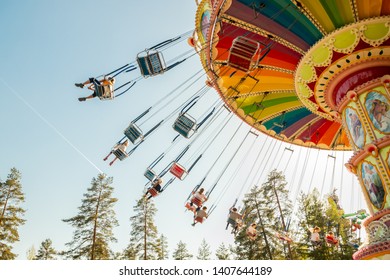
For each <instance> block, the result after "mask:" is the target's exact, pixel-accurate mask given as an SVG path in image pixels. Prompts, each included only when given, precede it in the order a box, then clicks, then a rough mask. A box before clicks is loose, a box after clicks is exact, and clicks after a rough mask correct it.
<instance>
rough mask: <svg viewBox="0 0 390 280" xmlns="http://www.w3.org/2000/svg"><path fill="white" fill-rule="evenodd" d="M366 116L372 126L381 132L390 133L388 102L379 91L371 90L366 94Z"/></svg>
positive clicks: (389, 107)
mask: <svg viewBox="0 0 390 280" xmlns="http://www.w3.org/2000/svg"><path fill="white" fill-rule="evenodd" d="M365 106H366V110H367V113H368V116H369V117H370V120H371V122H372V124H373V125H374V127H375V128H376V129H378V130H379V131H381V132H382V133H386V134H389V133H390V114H389V109H390V104H389V100H388V99H387V98H386V97H385V96H384V95H383V94H381V93H379V92H375V91H372V92H370V93H368V94H367V97H366V101H365Z"/></svg>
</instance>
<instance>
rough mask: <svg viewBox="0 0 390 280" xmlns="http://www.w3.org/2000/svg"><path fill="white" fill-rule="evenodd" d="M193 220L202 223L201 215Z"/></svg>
mask: <svg viewBox="0 0 390 280" xmlns="http://www.w3.org/2000/svg"><path fill="white" fill-rule="evenodd" d="M195 221H197V222H198V223H203V218H202V217H196V218H195Z"/></svg>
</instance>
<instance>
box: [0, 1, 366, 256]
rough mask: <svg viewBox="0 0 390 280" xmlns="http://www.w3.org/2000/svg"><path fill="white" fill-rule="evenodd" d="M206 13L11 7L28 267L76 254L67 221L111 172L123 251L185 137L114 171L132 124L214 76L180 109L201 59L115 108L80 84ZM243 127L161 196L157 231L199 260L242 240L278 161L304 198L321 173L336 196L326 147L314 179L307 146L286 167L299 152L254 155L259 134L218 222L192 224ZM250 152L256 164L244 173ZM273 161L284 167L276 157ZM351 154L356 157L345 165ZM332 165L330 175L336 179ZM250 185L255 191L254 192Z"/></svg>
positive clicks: (7, 148) (1, 78)
mask: <svg viewBox="0 0 390 280" xmlns="http://www.w3.org/2000/svg"><path fill="white" fill-rule="evenodd" d="M195 11H196V3H195V1H183V0H168V1H125V0H114V1H110V2H107V1H100V0H95V1H92V0H90V1H87V0H84V1H74V0H67V1H65V0H59V1H50V0H39V1H11V0H4V1H2V9H1V10H0V34H1V40H2V43H1V44H0V61H1V66H0V98H1V99H0V100H1V101H0V115H1V118H2V119H3V121H2V122H1V130H2V137H1V138H0V152H1V153H0V154H1V158H0V177H1V178H2V179H4V178H5V177H6V176H7V174H8V172H9V170H10V168H12V167H16V168H17V169H19V170H20V171H21V172H22V176H23V178H22V184H23V190H24V192H25V197H26V202H25V203H24V205H23V207H24V208H25V209H26V210H27V212H26V215H25V219H26V220H27V221H26V224H25V225H23V226H21V227H20V229H19V232H20V241H19V242H17V243H16V244H15V246H14V252H15V253H17V254H19V257H18V258H19V259H25V257H26V251H27V250H28V249H29V248H30V247H31V246H34V247H35V249H38V247H39V245H40V243H41V242H42V241H43V240H44V239H46V238H50V239H52V241H53V245H54V247H55V248H56V249H58V250H62V249H65V243H66V242H69V241H70V240H71V238H72V232H73V228H71V227H70V226H69V225H68V224H66V223H64V222H62V221H61V219H64V218H70V217H72V216H74V215H75V214H76V213H77V210H78V209H77V207H78V206H80V204H81V199H82V195H83V193H85V192H86V190H87V188H88V187H89V186H90V182H91V179H92V177H95V176H97V174H98V173H99V172H100V171H102V172H104V173H106V174H107V175H109V176H113V177H114V184H113V186H114V188H115V192H114V196H115V197H117V198H119V201H118V203H117V205H116V207H115V211H116V213H117V218H118V220H119V224H120V226H119V227H118V228H116V229H115V236H116V238H117V239H118V243H116V244H113V245H112V248H113V249H114V251H121V250H123V249H124V248H125V247H126V246H127V244H128V242H129V232H130V230H131V228H130V222H129V218H130V216H132V215H133V206H134V205H135V201H136V200H137V199H139V197H140V195H141V194H142V191H143V188H144V186H145V183H146V179H145V178H144V176H143V172H144V170H145V168H146V167H147V166H148V165H149V164H150V163H151V162H152V161H153V160H154V159H155V158H156V157H157V156H158V155H159V154H160V153H161V152H162V151H165V150H166V149H167V148H168V147H169V145H170V141H172V139H173V138H174V137H175V136H176V133H175V132H174V131H173V129H172V127H171V126H172V123H173V121H174V118H172V119H170V120H169V121H167V122H166V123H165V124H164V126H163V127H162V128H160V129H159V130H158V131H157V132H156V133H154V134H152V135H151V137H150V138H149V139H148V140H147V141H146V142H145V143H143V144H142V145H141V146H140V148H139V149H138V150H137V151H136V152H135V153H134V154H133V155H132V156H131V157H130V158H128V159H127V160H125V161H123V162H119V161H117V162H116V163H115V164H114V165H113V166H112V167H109V166H108V162H104V161H103V160H102V159H103V157H104V156H105V155H106V154H107V153H108V152H109V151H110V149H111V147H112V146H113V145H114V144H115V143H116V141H118V140H119V139H120V138H122V136H123V130H124V129H125V128H126V127H127V125H128V123H129V122H130V121H131V120H132V119H134V118H135V117H136V116H138V115H139V114H141V113H142V112H143V111H144V110H146V109H147V108H148V107H149V106H151V105H155V107H154V108H157V109H158V110H155V111H153V116H152V117H151V118H150V119H148V121H147V122H145V124H144V125H145V126H144V128H145V130H147V129H148V128H150V127H151V126H153V125H154V124H155V123H157V122H158V121H160V120H161V119H163V118H165V117H166V116H167V115H169V114H170V113H171V112H172V111H173V110H174V109H175V108H177V107H178V106H179V105H180V104H182V102H184V101H185V100H187V99H188V98H189V97H190V96H192V95H193V94H196V92H197V91H198V90H200V89H201V88H202V87H203V85H204V81H205V76H204V75H203V76H199V77H200V79H199V81H198V82H195V83H194V85H193V86H191V87H189V88H188V89H187V90H185V91H184V92H183V93H181V94H180V96H178V97H177V98H175V99H174V100H173V101H171V102H169V104H165V103H166V101H167V100H166V99H163V101H162V102H161V103H159V104H156V102H157V101H158V100H160V99H162V98H163V97H164V96H167V95H168V94H169V93H170V92H171V91H172V90H173V89H174V88H176V87H177V85H179V84H180V83H182V82H183V81H184V80H186V79H188V78H190V77H192V76H193V75H194V74H195V73H196V72H198V71H199V70H200V69H201V64H200V61H199V58H198V56H196V55H195V56H193V57H192V58H190V59H188V61H186V62H185V63H183V64H182V65H180V66H178V67H176V68H174V69H172V70H170V71H169V72H167V73H165V74H163V75H161V76H156V77H152V78H148V79H142V80H140V81H139V82H137V84H136V85H135V86H134V87H133V88H132V89H131V90H130V91H129V92H127V93H126V94H124V95H123V96H121V97H118V98H117V99H114V100H113V101H100V100H98V99H96V100H90V101H87V102H83V103H80V102H79V101H78V100H77V98H78V97H81V96H85V95H87V94H89V93H87V90H86V89H80V88H76V87H75V86H74V83H76V82H83V81H85V80H86V79H87V78H89V77H91V76H98V75H101V74H105V73H108V72H110V71H111V70H113V69H116V68H117V67H119V66H122V65H124V64H126V63H130V62H133V61H135V58H136V56H137V54H138V53H139V52H141V51H143V50H144V49H145V48H147V47H151V46H153V45H155V44H157V43H160V42H162V41H164V40H166V39H169V38H172V37H175V36H177V35H180V34H184V33H186V32H188V31H191V30H193V29H194V28H195ZM189 50H191V48H190V47H189V45H188V44H187V43H186V40H184V41H183V42H182V43H179V44H177V45H175V46H172V47H171V48H169V49H167V50H166V51H165V53H164V56H165V58H166V60H167V61H169V60H170V59H173V58H175V57H176V56H177V55H178V54H182V53H185V52H187V51H189ZM139 76H140V73H139V72H138V70H136V71H133V72H131V73H128V74H126V75H121V76H120V77H118V82H125V81H128V80H130V79H135V78H138V77H139ZM179 92H180V91H179ZM217 98H218V95H217V93H216V92H215V91H214V90H209V91H208V92H207V93H206V94H205V96H204V97H203V98H202V99H201V101H199V102H198V104H197V105H196V106H195V107H194V108H193V109H192V110H191V113H192V114H193V115H194V116H195V117H198V118H199V117H200V116H201V115H202V114H203V113H205V112H207V111H208V110H209V107H210V104H212V103H213V102H214V101H216V100H217ZM154 113H155V114H154ZM226 116H227V113H226V112H222V114H221V117H220V118H219V119H217V120H216V121H215V123H213V124H214V125H215V127H218V126H217V125H218V123H221V121H222V120H223V118H224V117H226ZM239 124H240V120H239V119H238V118H236V117H235V116H233V118H232V119H231V121H230V122H229V124H228V125H226V127H225V129H224V130H223V131H222V132H221V133H220V135H219V136H218V137H217V138H216V140H215V143H214V144H213V145H212V146H210V149H208V150H207V154H205V155H204V157H203V158H202V160H201V161H200V162H199V163H198V164H197V166H196V167H195V168H194V170H193V172H191V174H190V175H189V176H188V178H186V179H185V180H184V181H182V182H178V180H176V182H175V183H174V184H172V185H171V186H170V187H169V188H168V189H167V190H166V192H164V193H163V194H162V195H161V196H160V197H157V198H156V199H155V203H156V206H157V208H158V213H157V215H156V224H157V227H158V230H159V232H160V233H163V234H164V235H165V236H167V237H168V242H169V245H170V253H172V252H173V249H174V248H175V247H176V244H177V243H178V242H179V240H182V241H183V242H185V243H187V244H188V247H189V249H190V250H191V252H192V253H193V254H194V255H196V254H197V249H198V247H199V245H200V243H201V240H202V239H203V238H206V240H207V241H208V242H209V243H210V245H211V247H212V249H213V251H214V252H215V249H216V248H217V247H218V246H219V245H220V243H221V242H222V241H223V242H225V243H230V242H232V241H233V238H232V236H231V235H230V234H229V233H228V231H225V225H226V223H225V221H226V215H227V212H228V209H229V208H230V206H231V205H232V203H233V202H234V200H235V199H236V198H237V197H238V196H239V195H240V194H241V193H243V192H244V191H246V190H247V189H248V188H249V187H250V186H249V185H250V184H251V183H252V182H253V183H261V182H262V180H263V179H264V178H265V174H266V173H267V172H268V171H270V170H271V169H272V168H273V167H276V166H278V165H279V167H280V168H285V170H286V176H287V179H288V180H290V182H291V189H292V190H293V191H294V192H297V191H300V190H305V188H306V190H307V189H308V186H307V185H308V182H310V181H311V178H312V177H313V176H312V174H315V176H314V179H313V184H312V185H317V186H318V187H319V188H323V189H324V193H325V192H326V191H328V190H330V188H331V185H332V183H331V182H330V178H331V177H332V175H331V174H332V172H331V170H332V168H333V167H332V165H331V164H330V165H329V166H328V169H326V166H327V164H326V162H327V161H328V160H327V159H328V157H327V155H328V154H329V153H328V152H326V151H322V152H320V156H319V161H318V162H319V164H318V166H316V169H315V170H314V166H315V165H314V162H315V160H316V155H317V151H316V150H312V151H311V152H310V154H307V156H308V162H310V164H309V165H308V167H307V168H306V169H305V170H304V172H303V173H302V172H301V171H300V170H301V169H302V167H303V166H304V158H305V157H306V153H307V152H308V151H307V149H301V148H298V147H296V148H295V152H294V154H293V157H292V158H291V160H290V162H289V165H288V166H286V165H287V161H288V155H287V152H283V151H285V150H284V148H285V147H288V146H289V145H285V144H279V143H276V146H275V147H276V148H275V149H273V150H272V153H270V154H265V152H266V151H267V149H271V148H268V145H269V143H270V141H271V139H268V140H267V141H266V137H265V136H264V135H260V136H259V137H258V138H257V139H256V142H255V143H254V145H253V146H252V151H251V152H248V149H249V148H250V145H251V144H252V141H254V136H253V135H249V136H248V138H247V140H246V141H245V142H244V145H243V146H242V149H241V150H240V151H239V152H238V153H237V156H236V157H235V159H234V160H233V162H232V164H231V165H230V166H229V169H228V170H227V171H226V173H225V174H224V176H223V178H222V179H221V180H220V182H219V183H218V186H217V187H216V188H215V190H214V192H213V196H211V197H210V204H212V203H214V202H215V203H216V202H217V200H218V203H217V208H216V210H215V211H214V212H213V214H212V216H210V219H209V221H207V222H205V223H204V224H202V225H197V226H196V227H195V228H194V227H191V225H190V224H191V222H192V217H191V214H190V213H188V212H185V211H184V202H185V199H186V197H187V195H188V194H189V193H190V191H191V190H192V189H193V187H194V186H195V185H196V184H197V183H199V181H200V180H201V179H202V178H203V176H204V174H206V173H207V172H208V171H209V170H210V175H209V176H208V178H207V181H206V182H205V188H206V189H207V188H209V186H211V185H212V184H213V183H214V181H215V180H216V178H218V176H219V175H220V174H222V173H221V172H222V171H221V170H223V168H224V167H225V165H226V162H227V161H228V160H229V158H230V157H231V156H232V154H233V153H234V151H235V149H236V148H237V147H238V144H239V142H241V141H242V139H243V138H244V137H245V134H246V133H247V131H248V130H249V127H248V126H247V125H246V124H244V125H242V127H241V128H240V130H239V133H238V135H237V137H236V138H234V141H233V142H232V145H231V146H229V147H228V149H227V152H226V153H224V155H223V156H222V157H221V159H220V160H219V161H218V163H217V164H216V165H215V166H214V167H213V168H212V169H210V168H211V164H212V163H213V162H214V160H215V158H216V157H217V156H218V154H219V152H220V151H221V149H222V147H224V145H226V143H227V139H228V138H230V137H231V135H232V134H233V132H234V130H235V129H236V128H237V127H238V126H239ZM215 127H212V126H210V128H209V129H207V131H206V132H205V133H204V134H202V137H204V138H202V137H201V136H199V141H197V142H196V144H197V145H199V146H196V145H195V144H194V146H192V147H191V151H190V152H189V154H188V155H186V157H185V158H183V162H186V163H187V162H191V159H192V158H193V157H194V156H196V152H197V151H199V150H198V148H199V147H200V145H201V143H203V141H204V140H205V139H210V138H211V136H210V135H211V134H210V135H208V134H207V133H211V131H213V130H214V128H215ZM188 143H189V142H188V140H186V139H182V140H181V141H180V143H179V144H177V145H176V146H175V147H174V149H173V150H172V153H170V154H169V156H168V155H167V159H166V161H165V162H162V163H161V165H159V166H158V167H156V169H157V171H160V170H161V169H162V168H163V167H165V165H166V164H168V163H169V162H170V161H171V160H172V159H173V158H174V157H175V156H176V155H177V154H178V152H179V151H180V150H181V149H182V148H183V147H184V146H186V145H187V144H188ZM264 143H265V145H266V146H265V148H264V149H263V154H262V156H261V157H260V158H263V160H261V161H259V162H258V163H254V161H255V158H256V156H257V153H258V152H259V151H260V150H261V147H262V145H263V144H264ZM199 149H200V148H199ZM299 151H301V153H299ZM247 152H248V154H247ZM244 155H246V160H245V161H244V162H242V168H240V169H239V170H238V169H237V167H238V166H241V165H240V163H241V159H242V158H243V157H244ZM268 155H270V159H275V160H269V161H266V159H267V157H268ZM299 155H300V156H299ZM350 155H351V153H347V154H346V155H345V157H344V161H345V162H346V160H347V159H348V158H349V157H350ZM272 163H273V166H272ZM253 165H254V168H253V169H251V168H252V166H253ZM295 166H298V171H295ZM325 169H326V170H327V172H328V173H327V174H325V175H324V170H325ZM250 170H253V172H255V170H258V172H257V174H256V175H254V173H253V172H252V173H249V171H250ZM335 170H336V171H335V176H334V183H333V185H334V186H335V187H337V188H339V185H343V188H342V202H343V204H344V205H346V206H347V207H348V208H350V210H355V209H356V208H361V207H363V206H364V205H363V204H362V202H361V194H360V193H359V192H358V188H359V187H358V184H357V181H356V179H354V178H353V177H352V176H351V175H350V174H349V173H348V172H347V171H346V170H345V168H344V167H343V164H342V155H341V153H340V154H338V156H337V160H336V169H335ZM294 174H296V175H294ZM301 174H302V176H301ZM233 175H234V176H233ZM248 176H249V178H248V180H246V178H247V177H248ZM341 176H343V177H341ZM324 178H326V180H323V179H324ZM167 179H169V176H167V177H166V180H167ZM244 181H246V182H247V186H245V185H243V183H244ZM353 186H354V189H353ZM241 198H242V197H241ZM172 225H174V226H172Z"/></svg>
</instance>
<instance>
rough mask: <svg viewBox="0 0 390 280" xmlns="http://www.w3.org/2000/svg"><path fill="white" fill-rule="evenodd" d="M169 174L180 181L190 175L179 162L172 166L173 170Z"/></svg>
mask: <svg viewBox="0 0 390 280" xmlns="http://www.w3.org/2000/svg"><path fill="white" fill-rule="evenodd" d="M169 172H171V173H172V174H173V175H174V176H175V177H176V178H178V179H180V180H184V178H185V177H187V174H188V172H187V170H186V169H185V168H184V167H183V166H181V165H180V164H178V163H177V162H174V163H173V164H172V166H171V168H170V169H169Z"/></svg>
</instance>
